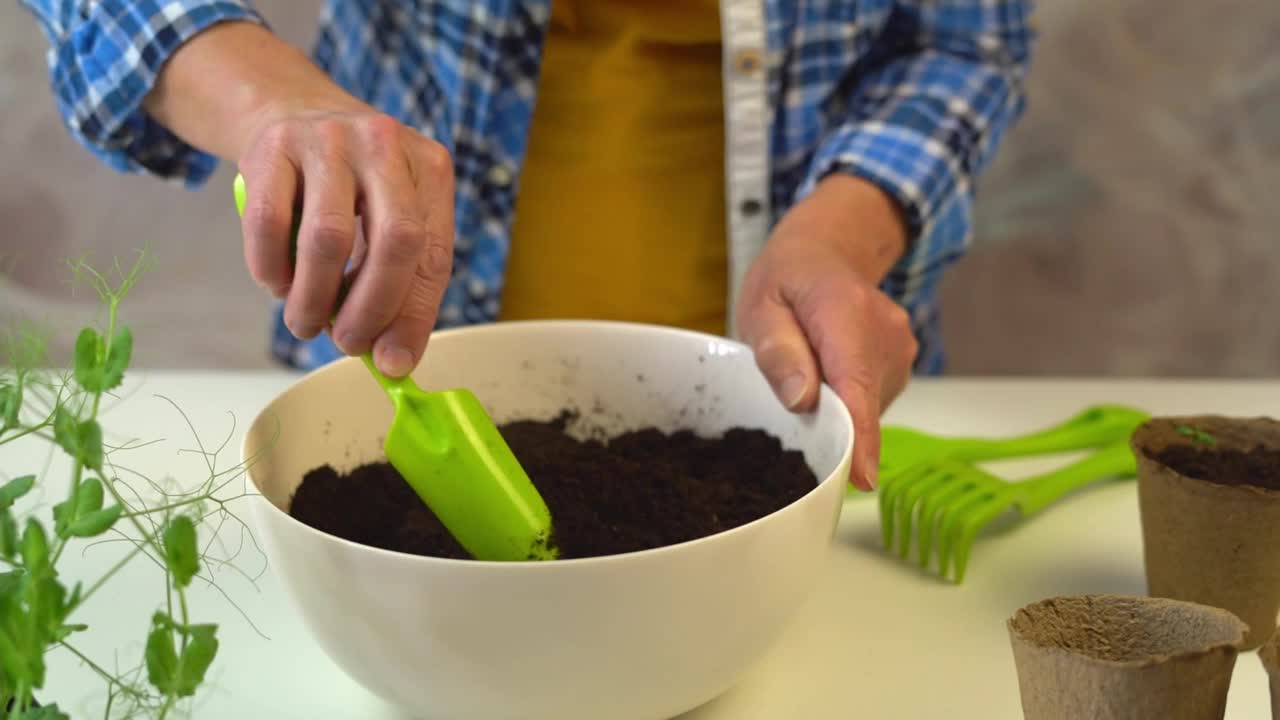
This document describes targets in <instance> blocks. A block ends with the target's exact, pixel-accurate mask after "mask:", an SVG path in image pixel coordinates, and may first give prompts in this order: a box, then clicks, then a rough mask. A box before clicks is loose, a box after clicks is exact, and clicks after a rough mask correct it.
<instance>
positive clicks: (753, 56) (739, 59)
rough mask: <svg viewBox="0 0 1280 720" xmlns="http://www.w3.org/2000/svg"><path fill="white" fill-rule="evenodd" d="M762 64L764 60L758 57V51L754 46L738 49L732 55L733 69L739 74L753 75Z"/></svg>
mask: <svg viewBox="0 0 1280 720" xmlns="http://www.w3.org/2000/svg"><path fill="white" fill-rule="evenodd" d="M762 65H764V61H763V60H762V59H761V58H760V51H759V50H756V49H755V48H746V49H744V50H739V51H738V52H737V53H735V54H734V56H733V69H734V70H735V71H736V72H737V73H738V74H739V75H755V74H756V73H757V72H759V71H760V67H761V66H762Z"/></svg>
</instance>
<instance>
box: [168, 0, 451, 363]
mask: <svg viewBox="0 0 1280 720" xmlns="http://www.w3.org/2000/svg"><path fill="white" fill-rule="evenodd" d="M144 107H145V108H146V110H147V112H148V113H150V114H151V115H153V116H155V117H156V118H157V120H159V121H160V122H161V123H163V124H164V125H165V126H166V127H168V128H170V129H172V130H173V131H174V132H175V133H176V134H177V135H178V136H180V137H182V138H183V139H184V140H186V141H187V142H189V143H191V144H192V145H194V146H196V147H199V148H201V149H204V150H206V151H208V152H211V153H214V154H216V155H218V156H220V157H222V158H224V159H228V160H232V161H235V162H236V163H237V164H238V165H239V168H240V172H241V174H242V175H243V176H244V180H245V189H246V196H247V197H246V203H245V209H244V217H243V220H242V230H243V236H244V257H245V263H246V264H247V266H248V269H249V274H250V275H251V276H252V277H253V278H254V280H255V281H257V283H258V284H259V285H261V286H263V287H264V288H266V289H267V290H268V291H269V292H270V293H271V294H272V295H274V296H275V297H276V298H280V299H283V300H284V301H285V309H284V319H285V324H286V325H287V326H288V328H289V330H290V331H291V332H292V333H293V334H294V335H296V336H298V337H300V338H303V339H308V338H312V337H315V336H316V335H318V334H319V333H320V332H322V331H323V330H324V329H325V328H326V327H329V322H330V319H331V318H332V320H333V324H332V328H331V334H332V336H333V339H334V342H335V343H336V344H337V345H338V347H339V348H341V349H342V350H343V351H344V352H346V353H347V354H350V355H355V354H361V353H364V352H367V351H370V350H372V352H373V357H374V362H375V363H376V364H377V366H378V368H379V369H380V370H381V371H382V372H384V373H386V374H387V375H390V376H393V377H402V376H404V375H405V374H407V373H408V372H409V371H410V370H412V369H413V368H414V367H415V366H416V365H417V363H418V361H419V359H420V358H421V357H422V353H423V352H424V350H425V349H426V344H427V337H428V335H429V334H430V332H431V329H432V328H433V327H434V325H435V321H436V314H437V312H438V310H439V305H440V301H441V298H442V297H443V295H444V290H445V287H446V286H447V284H448V282H449V276H450V271H451V269H452V264H453V202H454V196H453V191H454V187H453V166H452V162H451V160H450V157H449V153H448V152H447V151H446V150H445V148H444V147H443V146H441V145H440V144H438V143H436V142H434V141H431V140H429V139H427V138H425V137H424V136H422V135H421V134H419V133H418V132H416V131H415V130H413V129H411V128H408V127H405V126H403V125H401V124H400V123H398V122H396V121H395V120H393V119H392V118H390V117H388V116H386V115H383V114H381V113H379V112H377V111H376V110H374V109H373V108H372V107H369V106H368V105H366V104H365V103H363V102H360V101H359V100H358V99H356V98H354V97H352V96H351V95H349V94H348V93H346V92H345V91H344V90H342V88H340V87H338V86H337V85H336V84H334V83H333V81H332V80H330V79H329V77H328V76H326V75H325V74H324V73H323V72H321V71H320V70H319V68H317V67H316V66H315V65H314V64H312V63H311V61H310V60H309V59H308V58H307V57H306V56H305V55H303V54H302V53H301V52H300V51H298V50H297V49H295V48H293V47H291V46H289V45H288V44H286V43H285V42H283V41H282V40H279V39H278V38H276V37H275V36H273V35H272V34H271V33H270V32H268V31H267V30H265V29H264V28H262V27H260V26H258V25H256V24H253V23H247V22H231V23H223V24H220V25H217V26H214V27H212V28H210V29H209V30H206V31H205V32H202V33H200V34H199V35H197V36H196V37H194V38H192V39H191V40H190V41H188V42H187V43H186V44H184V45H183V46H182V47H181V48H180V49H179V50H178V51H177V52H176V53H175V54H174V56H173V57H172V58H171V59H170V60H169V62H167V63H166V64H165V69H164V71H163V72H162V73H161V74H160V76H159V78H158V79H157V84H156V86H155V88H154V89H153V90H152V92H151V93H150V94H149V95H148V97H147V99H146V102H145V103H144ZM297 208H301V209H302V221H301V225H300V227H299V231H298V242H297V249H296V260H295V261H292V262H291V258H290V252H291V248H290V235H291V229H292V223H293V216H294V213H295V210H296V209H297ZM348 262H351V263H352V264H353V266H354V267H353V271H354V270H355V268H358V272H354V276H353V280H352V282H351V285H350V288H349V291H348V293H347V295H346V297H345V299H344V300H343V303H342V307H341V309H340V310H339V311H338V313H337V315H336V316H334V315H333V310H334V306H335V304H336V302H337V299H338V292H339V287H340V285H341V283H342V281H343V278H344V273H345V271H346V269H347V265H348Z"/></svg>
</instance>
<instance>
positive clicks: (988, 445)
mask: <svg viewBox="0 0 1280 720" xmlns="http://www.w3.org/2000/svg"><path fill="white" fill-rule="evenodd" d="M1149 417H1150V416H1149V415H1148V414H1147V413H1145V412H1143V411H1141V410H1137V409H1135V408H1131V407H1127V406H1124V405H1106V404H1104V405H1093V406H1090V407H1088V408H1085V409H1084V410H1082V411H1081V412H1079V413H1077V414H1075V415H1073V416H1072V417H1071V418H1069V419H1067V420H1066V421H1065V422H1062V423H1059V424H1057V425H1054V426H1053V427H1049V428H1045V429H1043V430H1039V431H1036V432H1032V433H1029V434H1027V435H1019V436H1016V437H1008V438H999V439H993V438H978V437H958V438H954V445H953V450H952V452H951V453H949V454H950V455H951V456H952V457H955V458H958V459H962V460H970V461H973V460H1001V459H1005V458H1016V457H1029V456H1034V455H1046V454H1050V453H1059V452H1069V451H1072V450H1083V449H1086V448H1094V447H1100V446H1103V445H1108V444H1110V443H1114V442H1118V441H1120V440H1126V441H1127V440H1128V438H1129V436H1130V435H1131V434H1132V433H1133V431H1134V430H1135V429H1137V427H1138V426H1139V425H1141V424H1142V423H1143V422H1145V421H1146V420H1147V419H1148V418H1149Z"/></svg>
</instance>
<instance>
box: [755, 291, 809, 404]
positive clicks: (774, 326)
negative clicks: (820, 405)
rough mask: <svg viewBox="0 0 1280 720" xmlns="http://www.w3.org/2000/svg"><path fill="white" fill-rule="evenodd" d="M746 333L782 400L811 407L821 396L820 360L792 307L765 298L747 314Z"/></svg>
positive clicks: (760, 364)
mask: <svg viewBox="0 0 1280 720" xmlns="http://www.w3.org/2000/svg"><path fill="white" fill-rule="evenodd" d="M743 336H744V339H745V340H746V341H747V344H748V345H750V346H751V350H752V353H753V354H754V355H755V360H756V365H757V366H758V367H759V368H760V371H761V372H762V373H764V376H765V378H767V379H768V381H769V385H770V386H771V387H772V388H773V392H774V394H775V395H777V397H778V400H780V401H781V402H782V404H783V405H784V406H785V407H786V408H787V409H788V410H792V411H805V410H809V409H811V408H812V407H813V405H814V403H815V401H816V400H817V397H818V387H819V375H818V363H817V360H816V359H815V358H814V356H813V350H812V349H811V348H810V347H809V341H808V340H806V339H805V335H804V332H803V331H801V329H800V324H799V323H798V322H796V318H795V315H794V314H793V313H792V311H791V308H790V307H789V306H787V305H786V304H785V303H783V302H782V301H781V300H775V299H772V298H770V299H766V300H763V301H762V302H760V303H758V304H757V305H756V307H755V308H754V309H753V311H752V312H751V313H750V314H749V315H748V317H747V318H744V323H743Z"/></svg>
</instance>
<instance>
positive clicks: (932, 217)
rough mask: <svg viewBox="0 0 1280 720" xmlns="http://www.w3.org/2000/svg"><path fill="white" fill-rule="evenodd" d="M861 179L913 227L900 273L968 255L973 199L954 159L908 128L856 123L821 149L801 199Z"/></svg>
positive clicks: (943, 148)
mask: <svg viewBox="0 0 1280 720" xmlns="http://www.w3.org/2000/svg"><path fill="white" fill-rule="evenodd" d="M836 172H844V173H848V174H851V175H854V176H857V177H861V178H863V179H865V180H867V181H869V182H871V183H873V184H875V185H876V186H877V187H879V188H880V189H881V190H883V191H884V192H885V193H887V194H888V195H889V196H890V197H892V198H893V199H894V200H896V201H897V203H898V205H899V206H900V207H901V208H902V211H903V218H904V221H905V222H906V226H907V252H906V254H905V255H904V257H903V258H902V259H901V261H900V262H899V264H898V267H897V268H896V270H897V271H898V272H899V273H902V272H904V271H909V272H910V273H911V274H913V275H919V274H922V273H929V272H930V271H931V270H936V269H938V268H939V267H940V266H941V265H943V264H945V263H946V262H948V261H949V260H951V259H954V258H955V257H957V256H958V255H960V254H962V253H963V251H964V249H965V247H966V246H967V244H968V241H969V237H970V233H971V224H972V223H971V217H972V198H971V196H970V193H969V188H968V182H967V180H965V179H964V178H965V176H964V174H963V173H962V171H961V170H960V168H959V167H958V161H957V159H956V157H955V156H954V154H953V153H951V152H950V151H949V150H948V148H947V147H946V146H945V145H944V144H943V143H941V142H939V141H938V140H936V139H934V138H933V137H931V136H929V135H927V134H925V133H923V132H920V131H918V130H915V129H913V128H911V127H909V126H907V125H900V124H890V123H885V122H882V121H875V120H872V121H867V122H864V123H851V124H849V125H845V126H844V127H842V128H840V129H839V130H838V131H837V132H835V133H834V134H833V135H832V136H831V137H829V138H828V139H827V140H826V141H825V142H824V143H823V144H822V146H821V147H820V148H819V149H818V152H817V153H816V155H815V157H814V159H813V162H812V164H811V166H810V172H809V174H808V178H807V180H806V181H805V183H804V184H803V185H802V186H801V187H800V188H799V189H798V191H797V198H800V197H804V196H805V195H808V194H809V193H810V192H812V190H813V188H814V186H815V185H816V184H817V183H818V182H819V181H820V180H822V179H823V178H824V177H826V176H828V175H830V174H832V173H836Z"/></svg>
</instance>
